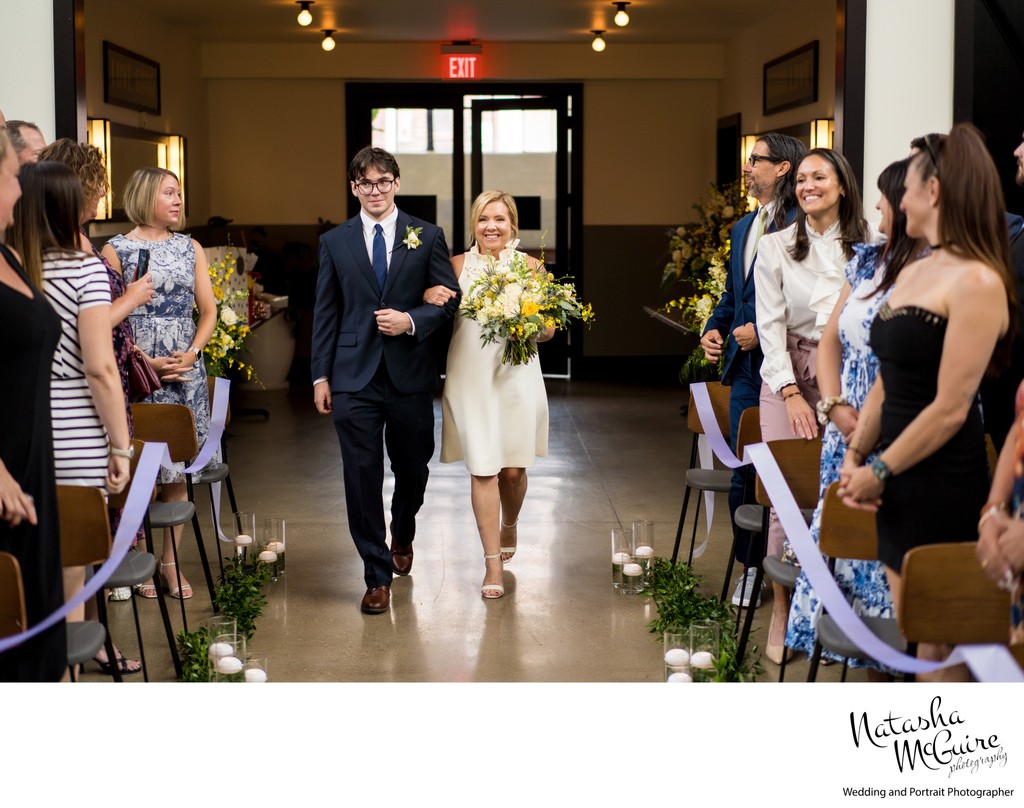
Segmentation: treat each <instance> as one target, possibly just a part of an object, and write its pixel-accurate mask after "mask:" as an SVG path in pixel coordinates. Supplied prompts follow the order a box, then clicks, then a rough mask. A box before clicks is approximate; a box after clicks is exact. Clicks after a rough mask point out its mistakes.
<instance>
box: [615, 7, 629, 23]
mask: <svg viewBox="0 0 1024 808" xmlns="http://www.w3.org/2000/svg"><path fill="white" fill-rule="evenodd" d="M612 5H613V6H615V7H616V8H617V9H618V11H616V12H615V24H616V25H617V26H619V28H625V27H626V26H627V25H629V15H628V14H627V13H626V6H628V5H629V3H612Z"/></svg>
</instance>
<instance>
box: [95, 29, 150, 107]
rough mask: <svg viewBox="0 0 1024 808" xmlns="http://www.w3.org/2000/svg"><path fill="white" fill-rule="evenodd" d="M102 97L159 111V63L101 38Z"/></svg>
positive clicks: (117, 103) (109, 102)
mask: <svg viewBox="0 0 1024 808" xmlns="http://www.w3.org/2000/svg"><path fill="white" fill-rule="evenodd" d="M103 100H104V101H106V102H107V103H108V104H115V105H116V106H119V107H127V108H128V109H137V110H139V111H140V112H151V113H153V114H154V115H159V114H160V64H159V63H158V62H154V61H153V60H152V59H147V58H146V57H145V56H140V55H139V54H137V53H132V52H131V51H130V50H127V49H126V48H122V47H121V46H120V45H115V44H114V43H113V42H107V41H106V40H104V41H103Z"/></svg>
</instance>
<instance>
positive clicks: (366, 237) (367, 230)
mask: <svg viewBox="0 0 1024 808" xmlns="http://www.w3.org/2000/svg"><path fill="white" fill-rule="evenodd" d="M359 221H360V223H361V224H362V226H363V241H365V242H366V256H367V258H369V259H370V266H371V267H372V266H373V237H374V236H375V235H377V232H376V230H375V229H374V228H375V227H376V225H378V224H379V225H380V226H381V229H382V230H383V231H384V246H385V247H387V251H388V267H390V266H391V253H393V252H394V251H395V229H396V227H397V226H398V206H397V205H392V206H391V213H389V214H388V215H387V216H385V217H384V218H383V219H381V220H380V221H379V222H378V221H376V220H374V219H371V218H370V217H369V216H367V215H366V211H364V210H362V209H360V210H359Z"/></svg>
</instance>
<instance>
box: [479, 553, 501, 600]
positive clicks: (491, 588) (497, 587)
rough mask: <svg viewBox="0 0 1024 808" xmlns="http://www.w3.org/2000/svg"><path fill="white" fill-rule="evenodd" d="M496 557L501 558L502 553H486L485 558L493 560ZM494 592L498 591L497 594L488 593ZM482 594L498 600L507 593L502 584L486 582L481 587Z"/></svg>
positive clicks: (488, 598)
mask: <svg viewBox="0 0 1024 808" xmlns="http://www.w3.org/2000/svg"><path fill="white" fill-rule="evenodd" d="M495 558H501V553H494V554H493V555H488V554H487V553H484V559H486V560H487V561H491V560H492V559H495ZM494 592H496V593H497V594H488V593H494ZM480 594H481V595H482V596H483V597H484V598H485V599H487V600H497V599H498V598H500V597H501V596H502V595H504V594H505V587H504V586H502V585H501V584H488V583H485V584H484V585H483V586H481V587H480Z"/></svg>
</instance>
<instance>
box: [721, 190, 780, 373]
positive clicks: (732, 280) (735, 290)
mask: <svg viewBox="0 0 1024 808" xmlns="http://www.w3.org/2000/svg"><path fill="white" fill-rule="evenodd" d="M795 215H796V212H795V210H790V211H789V212H788V214H787V215H786V223H787V224H789V223H792V221H793V218H794V216H795ZM756 222H757V211H751V212H750V213H748V214H747V215H746V216H744V217H743V218H742V219H740V220H739V221H738V222H736V224H734V225H733V226H732V232H731V233H730V234H729V242H730V247H729V274H728V275H727V276H726V279H725V292H723V293H722V299H721V300H720V301H718V305H717V306H715V311H714V313H713V314H712V315H711V318H710V319H709V320H708V324H707V325H706V326H705V327H704V333H707V332H708V331H710V330H711V329H713V328H716V329H718V333H720V334H721V335H722V339H725V340H726V345H725V362H724V364H723V365H722V381H723V382H726V383H728V382H729V380H730V379H731V378H732V370H733V367H732V364H733V361H734V360H735V359H736V355H737V354H738V353H739V352H740V346H739V345H738V344H737V342H736V339H735V337H733V335H732V332H733V331H734V330H735V329H737V328H739V327H740V326H743V325H746V324H747V323H754V324H755V326H756V324H757V306H756V305H755V302H754V270H755V269H756V267H757V256H756V255H755V256H754V265H753V266H752V267H751V269H750V274H749V275H747V273H746V272H745V269H744V266H743V245H744V244H745V243H746V240H747V231H749V230H750V228H751V227H752V226H753V225H754V224H756ZM775 230H776V227H775V224H774V223H772V222H769V223H768V226H767V227H766V228H765V231H764V232H765V233H774V232H775ZM749 353H750V367H751V370H752V371H753V372H754V373H760V372H761V362H762V361H763V360H764V354H763V353H761V346H760V345H758V346H757V347H756V348H754V349H752V350H751V351H749Z"/></svg>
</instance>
